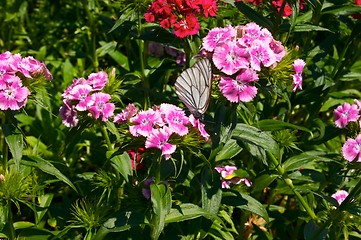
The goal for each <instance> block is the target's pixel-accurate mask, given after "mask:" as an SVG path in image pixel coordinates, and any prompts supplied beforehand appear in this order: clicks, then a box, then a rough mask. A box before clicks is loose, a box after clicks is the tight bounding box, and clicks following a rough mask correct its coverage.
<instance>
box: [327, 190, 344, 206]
mask: <svg viewBox="0 0 361 240" xmlns="http://www.w3.org/2000/svg"><path fill="white" fill-rule="evenodd" d="M347 196H348V192H346V191H345V190H338V191H336V192H335V193H334V194H332V195H331V197H332V198H334V199H336V201H337V202H338V205H341V203H342V202H343V201H345V199H346V198H347Z"/></svg>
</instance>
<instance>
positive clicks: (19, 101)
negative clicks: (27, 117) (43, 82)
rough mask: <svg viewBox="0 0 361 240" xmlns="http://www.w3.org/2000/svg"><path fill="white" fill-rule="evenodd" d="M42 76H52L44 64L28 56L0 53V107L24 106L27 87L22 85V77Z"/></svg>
mask: <svg viewBox="0 0 361 240" xmlns="http://www.w3.org/2000/svg"><path fill="white" fill-rule="evenodd" d="M39 76H43V77H45V78H46V79H48V80H52V79H53V76H52V75H51V73H50V72H49V70H48V69H47V68H46V66H45V64H44V63H42V62H39V61H38V60H36V59H35V58H33V57H31V56H28V57H25V58H22V57H21V55H20V54H12V53H11V52H9V51H7V52H4V53H1V54H0V109H1V110H8V109H10V110H19V109H20V108H22V107H24V106H25V104H26V102H27V100H28V96H29V95H30V91H29V89H28V88H27V87H26V86H24V85H23V80H24V79H33V78H36V77H39Z"/></svg>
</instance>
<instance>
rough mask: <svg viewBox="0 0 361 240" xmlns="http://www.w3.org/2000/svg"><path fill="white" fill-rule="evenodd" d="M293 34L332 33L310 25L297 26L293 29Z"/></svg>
mask: <svg viewBox="0 0 361 240" xmlns="http://www.w3.org/2000/svg"><path fill="white" fill-rule="evenodd" d="M293 31H294V32H313V31H318V32H319V31H326V32H332V31H331V30H330V29H327V28H324V27H320V26H316V25H312V24H298V25H296V26H295V27H294V29H293Z"/></svg>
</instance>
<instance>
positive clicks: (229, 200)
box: [222, 190, 269, 222]
mask: <svg viewBox="0 0 361 240" xmlns="http://www.w3.org/2000/svg"><path fill="white" fill-rule="evenodd" d="M222 203H223V204H226V205H230V206H233V207H237V208H240V209H243V210H246V211H249V212H252V213H254V214H256V215H258V216H260V217H262V218H263V219H264V220H265V221H267V222H269V217H268V213H267V210H266V209H265V208H264V207H263V205H262V204H261V203H260V202H258V201H257V200H256V199H254V198H253V197H251V196H249V195H248V194H244V193H240V192H236V191H232V190H225V191H224V192H223V196H222Z"/></svg>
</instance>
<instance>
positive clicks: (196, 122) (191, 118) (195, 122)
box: [189, 114, 209, 141]
mask: <svg viewBox="0 0 361 240" xmlns="http://www.w3.org/2000/svg"><path fill="white" fill-rule="evenodd" d="M189 122H190V123H191V124H192V126H193V127H194V128H197V129H198V131H199V133H200V134H201V136H202V137H204V138H205V139H206V141H207V140H208V139H209V134H208V133H207V132H206V129H205V128H204V124H203V123H202V122H201V121H200V120H199V119H196V118H195V117H194V116H193V114H191V115H190V116H189Z"/></svg>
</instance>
